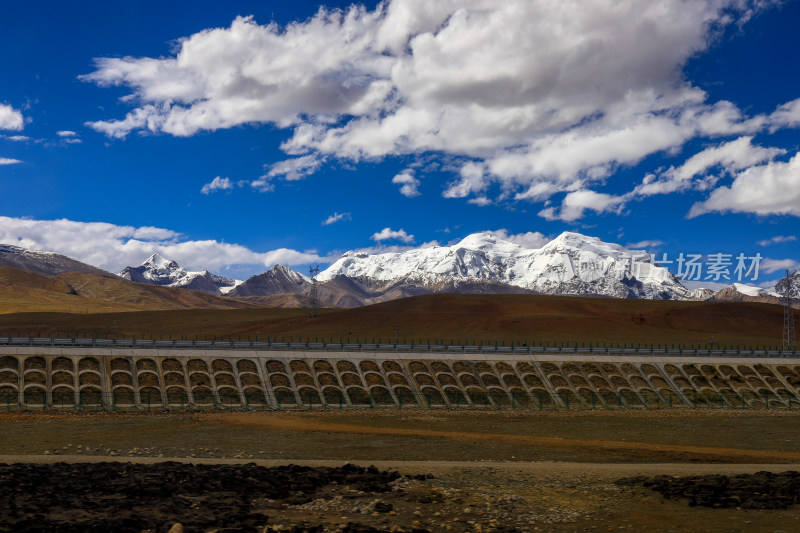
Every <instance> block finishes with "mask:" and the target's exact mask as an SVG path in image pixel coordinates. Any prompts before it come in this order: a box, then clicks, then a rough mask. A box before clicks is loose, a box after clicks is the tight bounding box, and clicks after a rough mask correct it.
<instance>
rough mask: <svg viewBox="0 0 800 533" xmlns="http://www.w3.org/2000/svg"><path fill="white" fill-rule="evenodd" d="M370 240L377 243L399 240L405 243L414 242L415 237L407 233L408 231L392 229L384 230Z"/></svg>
mask: <svg viewBox="0 0 800 533" xmlns="http://www.w3.org/2000/svg"><path fill="white" fill-rule="evenodd" d="M370 239H372V240H373V241H375V242H383V241H388V240H398V241H402V242H405V243H412V242H414V236H413V235H409V234H408V233H406V230H404V229H399V230H393V229H392V228H383V229H382V230H380V231H379V232H377V233H374V234H373V235H372V237H370Z"/></svg>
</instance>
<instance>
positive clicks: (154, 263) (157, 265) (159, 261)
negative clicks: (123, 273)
mask: <svg viewBox="0 0 800 533" xmlns="http://www.w3.org/2000/svg"><path fill="white" fill-rule="evenodd" d="M140 266H147V267H150V268H153V269H156V270H172V269H175V268H180V266H178V263H176V262H175V261H173V260H171V259H165V258H164V257H162V256H161V255H159V254H157V253H154V254H153V255H151V256H150V257H148V258H147V259H145V261H144V262H143V263H142V264H141V265H140Z"/></svg>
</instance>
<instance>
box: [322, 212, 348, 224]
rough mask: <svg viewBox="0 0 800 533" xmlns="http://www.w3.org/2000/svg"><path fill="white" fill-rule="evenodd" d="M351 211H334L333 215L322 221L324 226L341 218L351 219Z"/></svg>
mask: <svg viewBox="0 0 800 533" xmlns="http://www.w3.org/2000/svg"><path fill="white" fill-rule="evenodd" d="M350 219H351V217H350V213H336V212H334V213H333V214H332V215H331V216H329V217H328V218H326V219H325V220H323V221H322V225H323V226H330V225H331V224H336V223H337V222H339V221H341V220H350Z"/></svg>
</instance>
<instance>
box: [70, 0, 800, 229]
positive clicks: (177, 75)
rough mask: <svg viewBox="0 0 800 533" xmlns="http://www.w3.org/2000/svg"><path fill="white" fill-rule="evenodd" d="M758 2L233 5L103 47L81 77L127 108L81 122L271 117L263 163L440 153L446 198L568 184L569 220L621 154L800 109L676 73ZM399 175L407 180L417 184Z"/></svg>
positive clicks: (108, 130)
mask: <svg viewBox="0 0 800 533" xmlns="http://www.w3.org/2000/svg"><path fill="white" fill-rule="evenodd" d="M766 5H770V3H768V2H763V1H762V0H691V1H689V0H662V1H660V2H653V1H651V0H591V1H589V0H561V1H558V2H553V1H549V0H506V1H503V2H497V1H496V0H438V1H436V2H431V1H430V0H391V1H388V2H385V3H381V4H379V5H378V7H377V8H376V9H375V10H368V9H366V8H364V7H363V6H356V5H354V6H351V7H349V8H347V9H344V10H328V9H325V8H322V9H320V10H319V12H318V13H317V14H316V15H314V16H313V17H311V18H310V19H308V20H306V21H302V22H294V23H291V24H288V25H286V26H280V25H278V24H276V23H269V24H265V25H261V24H258V23H257V21H255V20H254V19H253V18H250V17H239V18H236V19H235V20H234V21H233V22H232V24H231V25H230V26H229V27H225V28H212V29H207V30H204V31H201V32H198V33H196V34H194V35H190V36H188V37H185V38H183V39H181V40H180V41H178V45H177V47H176V49H175V51H174V53H172V54H169V55H166V56H164V57H159V58H150V57H130V56H128V57H120V58H100V59H97V60H96V70H95V71H94V72H92V73H90V74H87V75H85V76H82V79H83V80H85V81H88V82H93V83H96V84H98V85H100V86H122V87H125V88H127V90H128V91H129V94H128V95H127V96H126V97H125V101H126V102H131V103H132V104H133V105H134V108H133V109H131V110H130V112H129V113H128V114H127V115H126V116H125V117H123V118H120V119H110V120H98V121H94V122H90V123H89V126H91V127H92V128H94V129H96V130H98V131H101V132H104V133H105V134H107V135H108V136H110V137H118V138H121V137H125V136H126V135H128V134H129V133H130V132H132V131H135V130H140V131H149V132H164V133H168V134H172V135H176V136H187V135H194V134H195V133H197V132H200V131H204V130H216V129H220V128H230V127H234V126H237V125H242V124H248V123H270V124H273V125H275V126H276V127H278V128H285V129H291V130H292V135H291V138H289V139H288V140H287V141H286V142H284V143H283V145H282V146H281V148H282V149H283V150H284V151H285V152H286V153H287V154H290V155H292V156H295V159H290V160H287V161H284V162H281V163H277V164H275V165H273V166H271V167H270V170H269V172H268V174H267V177H275V176H282V177H285V178H286V179H301V178H302V177H304V176H306V175H308V174H310V173H312V172H316V171H317V170H318V169H319V167H320V164H322V162H323V161H324V160H325V159H326V158H328V157H333V158H339V159H344V160H348V161H353V162H358V161H361V160H364V159H381V158H384V157H387V156H395V155H407V154H412V155H417V156H418V155H423V154H438V155H441V156H443V157H449V158H453V157H455V158H458V159H459V160H462V162H464V164H463V167H462V170H461V172H460V173H459V176H458V177H457V178H456V179H455V180H454V181H452V182H451V183H449V184H445V186H444V191H443V196H445V197H447V198H470V197H472V198H473V199H474V200H475V201H474V202H473V203H478V204H479V205H480V204H486V203H487V202H488V201H489V195H488V193H487V190H488V189H489V188H490V187H491V186H493V185H497V186H499V188H500V189H501V190H502V191H503V192H502V194H501V196H502V197H503V198H513V199H516V200H526V201H537V202H538V201H546V200H547V199H548V198H550V197H551V196H552V195H554V194H557V193H569V194H571V195H572V196H569V194H568V195H567V198H565V202H566V204H565V205H564V206H563V208H562V211H561V212H560V213H556V212H555V211H554V210H551V211H548V210H547V209H546V210H545V213H549V214H550V216H553V217H556V218H562V219H573V220H574V218H571V217H580V216H581V214H582V213H583V211H584V210H585V208H584V209H581V208H580V207H579V202H583V203H586V201H587V200H590V202H589V205H588V208H589V209H595V208H599V209H600V210H601V211H609V210H612V211H613V210H615V209H616V207H611V206H612V204H614V201H612V200H610V199H608V198H604V197H603V196H602V193H594V194H595V196H594V197H592V198H589V196H588V194H589V193H592V192H593V191H590V190H589V189H590V188H591V186H592V185H593V184H596V183H599V182H602V181H603V180H605V179H607V178H608V177H609V176H611V175H613V174H614V173H615V172H616V170H617V169H618V168H619V167H620V166H628V165H635V164H637V163H638V162H639V161H641V160H642V159H643V158H645V157H647V156H649V155H651V154H653V153H656V152H661V151H669V150H675V149H677V148H680V147H681V146H682V145H683V144H684V143H685V142H686V141H687V140H690V139H693V138H697V137H718V136H725V135H748V134H752V133H754V132H757V131H761V130H763V129H764V128H773V129H774V128H779V127H788V126H791V125H793V124H795V123H796V122H797V121H798V117H800V103H798V101H795V102H789V103H787V104H785V105H783V106H780V107H779V108H778V109H777V110H776V111H775V112H774V113H772V114H771V115H758V116H754V117H748V116H746V115H745V114H744V113H742V112H741V110H739V109H738V108H737V106H736V105H734V104H733V103H731V102H727V101H717V102H710V101H708V100H709V97H708V95H707V94H706V93H705V91H703V90H702V89H700V88H698V87H695V86H693V85H692V84H691V81H690V80H687V79H685V77H684V76H683V75H682V70H683V67H684V65H685V63H686V62H687V60H688V59H689V58H691V57H693V56H695V55H696V54H698V53H701V52H703V51H705V50H707V49H708V48H709V46H711V44H712V43H713V42H714V40H715V37H716V36H718V35H719V32H720V31H721V30H722V29H724V28H725V27H726V26H727V25H730V24H739V25H741V24H744V23H745V22H746V21H747V20H749V19H750V18H751V17H752V16H753V14H754V13H755V12H757V11H758V10H759V9H761V8H763V7H764V6H766ZM676 171H677V169H676ZM687 171H688V169H687ZM414 179H416V178H414ZM658 180H660V182H666V184H665V185H664V186H665V187H674V186H675V185H676V184H678V185H679V181H676V180H678V178H673V177H671V176H663V177H661V178H658ZM257 181H258V184H257V185H254V186H255V187H256V188H258V189H261V190H264V189H268V188H269V187H271V185H270V184H269V181H268V180H266V179H262V180H260V181H259V180H257ZM398 183H399V184H400V185H401V186H402V187H401V192H402V191H403V190H405V192H404V193H403V194H406V193H409V194H415V191H417V189H416V186H415V185H414V184H413V183H412V182H410V181H407V182H403V183H401V182H398ZM579 192H580V194H578V193H579ZM606 196H607V195H606ZM604 202H605V205H603V203H604ZM595 210H597V209H595Z"/></svg>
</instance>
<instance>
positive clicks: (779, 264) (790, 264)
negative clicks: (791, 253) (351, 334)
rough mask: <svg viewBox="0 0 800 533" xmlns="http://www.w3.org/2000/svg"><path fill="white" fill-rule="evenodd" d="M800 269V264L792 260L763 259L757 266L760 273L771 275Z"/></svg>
mask: <svg viewBox="0 0 800 533" xmlns="http://www.w3.org/2000/svg"><path fill="white" fill-rule="evenodd" d="M798 267H800V262H798V261H795V260H794V259H770V258H764V259H762V260H761V263H760V264H759V268H760V269H761V271H762V272H765V273H767V274H772V273H773V272H778V271H780V272H784V271H786V270H795V269H797V268H798Z"/></svg>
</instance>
